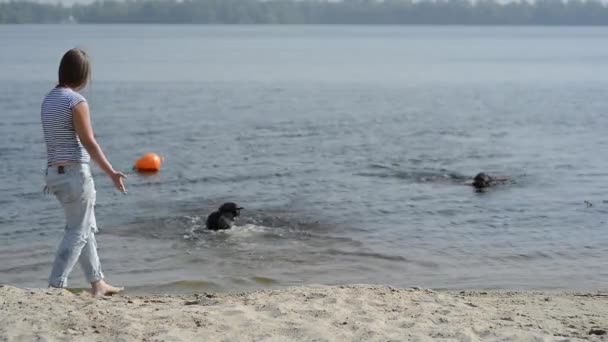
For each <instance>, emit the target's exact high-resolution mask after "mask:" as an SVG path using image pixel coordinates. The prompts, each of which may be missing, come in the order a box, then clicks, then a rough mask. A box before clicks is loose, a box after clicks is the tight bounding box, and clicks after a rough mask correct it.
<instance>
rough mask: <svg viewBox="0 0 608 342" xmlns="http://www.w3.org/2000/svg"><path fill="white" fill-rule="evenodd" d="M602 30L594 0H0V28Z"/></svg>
mask: <svg viewBox="0 0 608 342" xmlns="http://www.w3.org/2000/svg"><path fill="white" fill-rule="evenodd" d="M62 22H77V23H167V24H364V25H608V4H604V3H602V2H600V1H599V0H568V1H560V0H536V1H525V0H524V1H519V2H506V3H505V2H497V1H495V0H477V1H475V2H470V1H468V0H433V1H414V0H342V1H328V0H297V1H296V0H125V1H116V0H103V1H100V0H98V1H96V2H93V3H91V4H87V5H82V4H75V5H73V6H70V7H68V6H62V5H61V4H43V3H38V2H34V1H16V0H11V1H9V2H0V23H62Z"/></svg>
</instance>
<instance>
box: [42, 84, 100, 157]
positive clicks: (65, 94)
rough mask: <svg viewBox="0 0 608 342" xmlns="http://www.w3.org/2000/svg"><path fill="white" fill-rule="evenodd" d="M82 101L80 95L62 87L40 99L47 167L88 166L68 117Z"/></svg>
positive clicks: (86, 154) (83, 151)
mask: <svg viewBox="0 0 608 342" xmlns="http://www.w3.org/2000/svg"><path fill="white" fill-rule="evenodd" d="M85 101H86V99H85V98H84V97H83V96H82V95H80V94H79V93H77V92H75V91H74V90H72V89H70V88H64V87H56V88H54V89H53V90H51V91H50V92H49V93H48V94H47V95H46V96H45V97H44V100H43V101H42V108H41V111H40V117H41V119H42V131H43V133H44V141H45V143H46V155H47V166H51V165H52V164H55V163H57V162H74V163H88V162H89V161H90V160H91V157H90V156H89V154H88V153H87V151H86V150H85V148H84V146H82V143H81V142H80V139H79V138H78V135H77V134H76V129H75V128H74V120H73V115H72V109H73V108H74V107H75V106H76V105H77V104H79V103H81V102H85Z"/></svg>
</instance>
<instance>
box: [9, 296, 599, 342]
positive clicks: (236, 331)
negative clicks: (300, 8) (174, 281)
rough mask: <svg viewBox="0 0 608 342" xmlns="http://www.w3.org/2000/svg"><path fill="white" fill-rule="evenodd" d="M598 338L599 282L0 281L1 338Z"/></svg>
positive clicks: (565, 339) (83, 339)
mask: <svg viewBox="0 0 608 342" xmlns="http://www.w3.org/2000/svg"><path fill="white" fill-rule="evenodd" d="M429 339H438V340H450V341H454V340H456V341H494V340H500V341H533V340H534V341H537V340H545V341H606V340H608V292H592V293H569V292H536V291H524V292H510V291H437V292H436V291H432V290H424V289H418V288H414V289H394V288H391V287H376V286H365V285H352V286H332V287H292V288H287V289H282V290H263V291H256V292H251V293H202V294H197V295H151V296H130V295H129V294H128V293H126V294H124V295H120V296H115V297H108V298H103V299H99V300H95V299H93V298H91V297H90V296H88V295H87V294H86V293H82V294H73V293H71V292H69V291H65V290H55V289H19V288H15V287H10V286H0V340H2V341H33V340H36V341H55V340H62V341H65V340H67V341H161V340H163V341H313V340H314V341H412V340H421V341H422V340H429Z"/></svg>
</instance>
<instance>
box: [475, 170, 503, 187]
mask: <svg viewBox="0 0 608 342" xmlns="http://www.w3.org/2000/svg"><path fill="white" fill-rule="evenodd" d="M509 180H510V178H508V177H492V176H489V175H487V174H486V173H484V172H480V173H478V174H477V175H475V177H474V178H473V182H471V183H470V184H471V185H472V186H473V187H474V188H475V189H478V190H480V189H485V188H489V187H491V186H494V185H497V184H504V183H505V182H508V181H509Z"/></svg>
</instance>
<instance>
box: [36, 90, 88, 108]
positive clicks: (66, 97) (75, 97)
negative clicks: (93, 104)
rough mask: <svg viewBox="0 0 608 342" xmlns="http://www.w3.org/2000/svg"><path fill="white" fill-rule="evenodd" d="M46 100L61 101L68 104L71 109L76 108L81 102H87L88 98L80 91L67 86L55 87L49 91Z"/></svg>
mask: <svg viewBox="0 0 608 342" xmlns="http://www.w3.org/2000/svg"><path fill="white" fill-rule="evenodd" d="M44 98H45V101H53V102H55V101H61V102H63V103H66V102H67V104H68V107H69V108H70V109H72V108H74V107H75V106H76V105H77V104H79V103H81V102H86V101H87V99H86V98H85V97H84V96H82V94H80V93H79V92H77V91H75V90H73V89H70V88H66V87H55V88H53V89H51V91H49V92H48V93H47V94H46V96H45V97H44Z"/></svg>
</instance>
